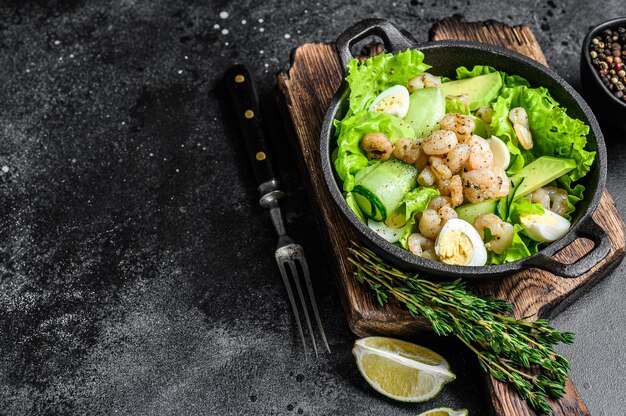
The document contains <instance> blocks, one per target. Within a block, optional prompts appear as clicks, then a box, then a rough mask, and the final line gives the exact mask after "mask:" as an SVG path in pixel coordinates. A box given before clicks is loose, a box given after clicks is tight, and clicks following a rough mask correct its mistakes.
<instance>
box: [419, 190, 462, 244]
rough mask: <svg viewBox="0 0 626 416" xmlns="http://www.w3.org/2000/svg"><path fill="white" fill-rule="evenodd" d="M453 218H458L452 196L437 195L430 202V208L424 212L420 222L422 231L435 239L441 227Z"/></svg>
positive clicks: (426, 235)
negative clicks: (451, 200) (451, 199)
mask: <svg viewBox="0 0 626 416" xmlns="http://www.w3.org/2000/svg"><path fill="white" fill-rule="evenodd" d="M451 218H458V215H457V213H456V211H455V210H454V208H452V206H451V202H450V198H447V197H445V196H437V197H435V198H433V199H432V200H431V201H430V202H429V203H428V208H426V210H424V212H423V213H422V217H421V218H420V222H419V229H420V232H421V233H422V234H423V235H424V236H425V237H426V238H430V239H435V238H436V237H437V234H439V231H441V227H443V226H444V225H445V223H446V222H447V221H448V220H449V219H451Z"/></svg>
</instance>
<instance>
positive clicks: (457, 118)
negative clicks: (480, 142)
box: [439, 113, 476, 143]
mask: <svg viewBox="0 0 626 416" xmlns="http://www.w3.org/2000/svg"><path fill="white" fill-rule="evenodd" d="M439 126H440V127H441V128H442V129H444V130H448V131H453V132H454V133H456V136H457V138H458V140H459V141H460V142H461V143H463V142H464V141H465V140H467V139H469V138H470V137H471V135H472V132H473V131H474V128H475V127H476V125H475V124H474V120H472V118H471V117H470V116H466V115H465V114H459V113H450V114H446V115H445V116H444V117H443V118H442V119H441V120H440V121H439Z"/></svg>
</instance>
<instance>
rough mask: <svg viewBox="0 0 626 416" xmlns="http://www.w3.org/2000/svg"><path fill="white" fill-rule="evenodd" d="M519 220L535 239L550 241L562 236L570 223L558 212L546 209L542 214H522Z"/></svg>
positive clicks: (543, 241)
mask: <svg viewBox="0 0 626 416" xmlns="http://www.w3.org/2000/svg"><path fill="white" fill-rule="evenodd" d="M519 222H520V223H521V224H522V225H523V226H524V228H525V229H526V234H528V236H529V237H530V238H532V239H533V240H535V241H539V242H542V243H551V242H552V241H556V240H558V239H559V238H561V237H563V236H564V235H565V234H567V232H568V231H569V229H570V227H571V226H572V224H571V223H570V222H569V221H568V220H567V219H566V218H563V217H562V216H560V215H559V214H557V213H555V212H552V211H550V210H548V209H546V210H545V213H544V214H528V215H522V216H521V217H520V219H519Z"/></svg>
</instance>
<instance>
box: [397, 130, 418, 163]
mask: <svg viewBox="0 0 626 416" xmlns="http://www.w3.org/2000/svg"><path fill="white" fill-rule="evenodd" d="M420 152H421V149H420V143H419V142H418V141H417V140H415V139H410V138H408V137H404V138H401V139H398V141H397V142H396V143H395V144H394V145H393V156H394V157H395V158H396V159H398V160H401V161H403V162H405V163H408V164H409V165H412V164H414V163H415V162H416V161H417V159H418V157H419V155H420Z"/></svg>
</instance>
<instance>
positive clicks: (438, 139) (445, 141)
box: [422, 130, 458, 156]
mask: <svg viewBox="0 0 626 416" xmlns="http://www.w3.org/2000/svg"><path fill="white" fill-rule="evenodd" d="M457 143H458V140H457V138H456V135H455V134H454V133H453V132H451V131H447V130H435V131H433V132H432V133H430V134H429V135H428V136H426V138H425V139H424V141H423V142H422V150H424V152H425V153H426V154H427V155H431V156H432V155H445V154H446V153H448V152H449V151H450V150H452V149H454V147H455V146H456V145H457Z"/></svg>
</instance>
